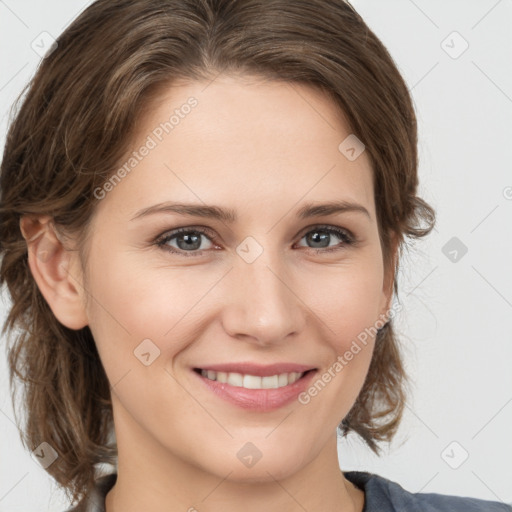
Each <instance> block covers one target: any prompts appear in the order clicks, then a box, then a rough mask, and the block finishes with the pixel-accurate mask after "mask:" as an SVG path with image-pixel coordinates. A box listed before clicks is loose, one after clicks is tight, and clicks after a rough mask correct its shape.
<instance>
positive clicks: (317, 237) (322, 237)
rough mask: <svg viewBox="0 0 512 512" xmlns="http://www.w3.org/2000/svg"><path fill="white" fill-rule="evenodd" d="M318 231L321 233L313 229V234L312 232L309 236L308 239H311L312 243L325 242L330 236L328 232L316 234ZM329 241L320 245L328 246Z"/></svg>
mask: <svg viewBox="0 0 512 512" xmlns="http://www.w3.org/2000/svg"><path fill="white" fill-rule="evenodd" d="M318 233H321V232H320V231H314V234H312V235H311V236H310V237H309V238H310V241H312V242H313V243H314V244H315V243H318V242H325V241H326V240H327V239H328V237H329V236H330V235H329V233H325V232H324V233H323V234H322V235H318ZM328 245H329V243H327V245H325V244H324V245H321V247H328Z"/></svg>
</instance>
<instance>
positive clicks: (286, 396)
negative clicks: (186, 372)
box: [192, 370, 316, 412]
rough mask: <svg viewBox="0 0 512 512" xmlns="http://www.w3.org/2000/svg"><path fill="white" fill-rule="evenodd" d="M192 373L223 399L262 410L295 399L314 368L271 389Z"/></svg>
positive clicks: (254, 409)
mask: <svg viewBox="0 0 512 512" xmlns="http://www.w3.org/2000/svg"><path fill="white" fill-rule="evenodd" d="M192 373H194V375H195V376H196V377H198V378H199V379H201V381H202V382H203V383H204V384H205V385H206V386H207V387H208V389H210V390H211V391H213V392H214V393H215V394H216V395H217V396H219V397H221V398H223V399H224V400H227V401H228V402H231V403H232V404H234V405H236V406H238V407H241V408H242V409H250V410H252V411H258V412H264V411H272V410H275V409H279V408H280V407H284V406H285V405H288V404H290V403H291V402H293V401H294V400H296V399H297V397H298V395H299V394H300V393H302V392H303V391H305V390H306V388H307V387H308V386H309V383H310V382H311V379H312V378H313V375H314V374H315V373H316V370H313V371H309V372H308V373H307V374H306V375H304V376H303V377H301V378H300V379H299V380H297V381H295V382H294V383H293V384H289V385H287V386H283V387H282V388H273V389H247V388H242V387H238V386H231V385H230V384H227V383H225V382H218V381H216V380H211V379H208V378H206V377H203V376H202V375H200V374H199V373H197V372H196V371H194V370H192Z"/></svg>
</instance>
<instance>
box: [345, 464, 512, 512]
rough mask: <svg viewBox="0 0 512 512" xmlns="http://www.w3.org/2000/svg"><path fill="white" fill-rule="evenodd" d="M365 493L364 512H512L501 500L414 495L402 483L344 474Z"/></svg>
mask: <svg viewBox="0 0 512 512" xmlns="http://www.w3.org/2000/svg"><path fill="white" fill-rule="evenodd" d="M343 474H344V475H345V478H347V480H349V481H351V482H352V483H353V484H355V485H356V486H357V487H359V488H360V489H363V490H364V493H365V507H364V510H363V512H443V511H446V512H512V506H511V505H507V504H506V503H503V502H499V501H487V500H482V499H477V498H468V497H462V496H451V495H446V494H437V493H413V492H409V491H407V490H405V489H404V488H403V487H401V486H400V485H399V484H398V483H396V482H393V481H391V480H388V479H387V478H384V477H382V476H379V475H376V474H374V473H368V472H365V471H347V472H345V471H344V472H343Z"/></svg>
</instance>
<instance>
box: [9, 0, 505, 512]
mask: <svg viewBox="0 0 512 512" xmlns="http://www.w3.org/2000/svg"><path fill="white" fill-rule="evenodd" d="M89 3H90V2H83V1H79V0H66V1H63V0H60V1H58V0H52V1H44V2H42V1H36V0H30V1H29V0H21V1H16V0H0V52H1V54H0V142H1V145H2V147H3V143H4V140H5V132H6V127H7V119H8V110H9V107H10V105H11V104H12V102H13V101H14V99H15V97H16V96H17V95H18V93H19V92H20V91H21V88H22V86H23V85H24V84H25V83H26V82H27V81H28V80H29V78H30V77H31V76H32V74H33V73H34V71H35V69H36V67H37V65H38V63H39V62H40V57H39V56H38V55H37V54H36V52H35V51H34V50H33V49H32V48H31V44H32V42H33V41H34V40H35V39H36V38H37V37H38V36H39V35H40V34H41V33H42V32H44V31H46V32H48V33H50V34H52V35H53V36H55V37H56V36H57V35H59V34H60V33H61V32H62V30H63V29H64V28H65V27H66V26H67V25H68V24H69V22H70V21H71V20H72V19H73V18H74V17H75V16H76V15H77V14H78V13H79V12H80V11H81V10H82V9H83V8H84V7H85V6H86V5H88V4H89ZM353 4H354V6H355V7H356V9H357V10H358V11H359V13H360V14H361V15H362V16H363V18H364V19H365V20H366V22H367V23H368V24H369V26H370V27H371V28H372V29H373V30H374V31H375V32H376V34H377V36H379V37H380V38H381V39H382V41H383V42H384V44H385V45H386V47H387V48H388V50H389V51H390V53H391V55H392V56H393V58H394V59H395V61H396V63H397V65H398V67H399V69H400V70H401V72H402V73H403V75H404V77H405V79H406V81H407V83H408V85H409V88H410V90H411V91H412V95H413V97H414V102H415V106H416V110H417V115H418V122H419V136H420V142H419V150H420V179H421V189H420V193H421V194H422V195H423V197H424V198H425V199H426V200H427V201H429V202H430V203H431V204H432V205H433V206H434V208H435V209H436V210H437V214H438V223H437V227H436V230H435V231H434V232H433V233H432V234H431V236H430V237H429V239H428V240H425V241H421V242H419V243H417V244H415V245H413V246H412V248H411V250H410V253H409V256H408V257H407V258H406V259H405V260H403V261H402V270H401V273H400V275H399V279H400V294H399V298H400V301H401V303H402V305H403V311H402V312H401V313H400V314H399V317H398V327H399V328H400V330H401V334H402V341H403V345H404V347H405V356H406V366H407V369H408V371H409V372H410V374H411V376H412V380H413V389H414V395H413V397H412V400H411V402H410V403H409V404H408V405H407V408H406V413H405V417H404V420H403V423H402V425H401V428H400V430H399V433H398V435H397V437H396V440H395V441H394V442H393V443H392V444H391V446H390V449H389V450H386V454H385V455H384V456H382V457H381V458H380V459H379V458H377V457H375V456H373V455H372V454H371V452H370V451H369V450H368V449H367V448H365V447H364V446H363V443H362V442H360V441H359V440H358V439H357V438H355V437H349V439H346V440H343V441H342V442H340V444H339V453H340V461H341V467H342V469H343V470H349V469H359V470H365V471H371V472H375V473H378V474H380V475H383V476H385V477H387V478H390V479H392V480H395V481H397V482H399V483H400V484H401V485H402V486H403V487H404V488H406V489H407V490H409V491H412V492H439V493H444V494H456V495H462V496H474V497H478V498H484V499H489V500H502V501H505V502H508V503H510V502H512V436H511V435H510V434H511V431H512V429H511V427H512V371H511V366H512V365H511V363H512V334H511V327H510V319H511V318H512V269H511V266H512V241H511V236H512V165H511V162H512V68H511V66H512V31H511V30H510V29H511V27H512V0H499V1H496V0H480V1H477V0H472V1H468V0H458V1H454V0H450V1H446V0H429V1H427V0H415V1H413V0H389V1H383V0H357V1H356V0H354V1H353ZM454 31H456V32H458V33H459V34H460V37H459V36H457V35H453V34H452V33H453V32H454ZM464 40H465V41H467V44H469V47H468V48H467V50H466V51H464V53H462V54H461V55H458V53H460V51H461V50H462V49H463V48H464V44H465V43H464ZM443 41H444V42H443ZM450 54H451V55H450ZM454 57H457V58H454ZM98 58H101V56H98ZM453 237H457V239H458V242H456V243H459V244H460V243H463V244H464V245H465V246H466V247H467V249H468V251H467V253H466V254H465V255H464V256H462V257H461V252H460V251H458V253H457V259H456V261H452V259H453V258H454V257H455V253H453V252H452V253H451V254H450V253H449V251H452V250H453V249H452V247H451V246H447V248H445V250H444V252H446V253H447V254H448V256H446V255H445V254H444V253H443V247H445V244H447V243H448V242H449V241H450V240H451V239H452V238H453ZM452 243H453V242H452ZM4 301H5V299H4ZM6 307H7V305H6V304H5V302H4V304H3V306H2V314H1V319H2V320H3V318H4V317H5V310H6ZM3 348H4V344H2V356H1V357H0V434H1V435H0V512H1V511H7V510H9V512H15V511H23V512H26V511H28V510H30V511H42V512H43V511H44V512H46V511H56V512H60V511H62V510H63V509H65V508H66V506H67V504H66V502H65V501H63V499H62V498H63V494H62V493H61V492H60V491H59V490H58V489H57V487H56V485H55V484H54V483H53V482H52V480H51V479H50V478H49V477H48V476H47V475H46V473H45V471H44V470H43V469H42V468H41V467H40V466H38V465H37V463H36V462H34V461H33V459H32V458H31V457H30V454H29V453H27V452H25V451H24V450H23V448H22V446H21V443H20V441H19V436H18V432H17V429H16V427H15V425H14V424H13V422H12V418H13V415H12V409H11V405H10V399H9V396H8V386H7V384H8V379H7V371H6V364H5V356H4V354H3V352H4V351H3ZM452 443H455V444H452ZM465 456H467V459H466V460H465V461H464V462H462V461H463V459H464V457H465Z"/></svg>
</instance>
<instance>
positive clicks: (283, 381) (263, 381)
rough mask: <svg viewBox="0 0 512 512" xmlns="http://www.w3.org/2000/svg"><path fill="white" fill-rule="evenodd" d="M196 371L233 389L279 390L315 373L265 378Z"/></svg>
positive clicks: (198, 369) (232, 373) (281, 374)
mask: <svg viewBox="0 0 512 512" xmlns="http://www.w3.org/2000/svg"><path fill="white" fill-rule="evenodd" d="M194 371H195V372H196V373H198V374H199V375H201V376H202V377H204V378H206V379H209V380H212V381H216V382H219V383H223V384H228V385H229V386H233V387H239V388H245V389H278V388H284V387H286V386H290V385H292V384H294V383H295V382H297V381H298V380H300V379H302V378H304V377H305V376H306V375H307V374H309V373H311V372H313V371H315V369H311V370H307V371H305V372H286V373H279V374H275V375H267V376H264V377H262V376H259V375H250V374H242V373H236V372H220V371H213V370H203V369H201V368H194Z"/></svg>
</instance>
